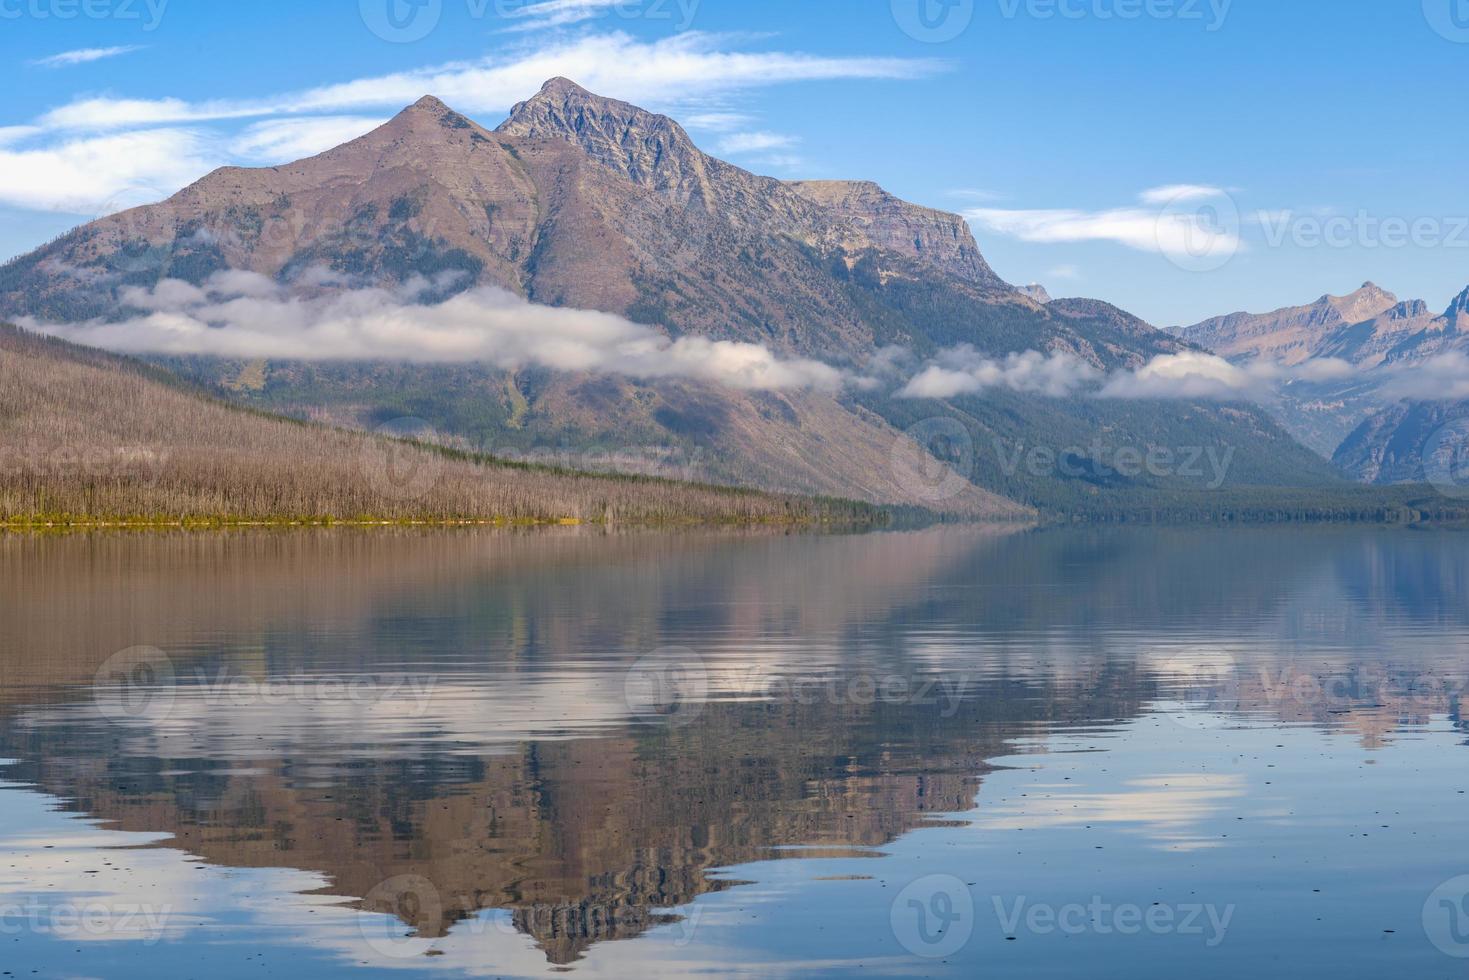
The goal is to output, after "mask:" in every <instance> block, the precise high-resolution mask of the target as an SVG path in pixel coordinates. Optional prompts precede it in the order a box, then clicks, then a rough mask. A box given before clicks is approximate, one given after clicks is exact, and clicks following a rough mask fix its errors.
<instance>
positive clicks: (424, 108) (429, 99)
mask: <svg viewBox="0 0 1469 980" xmlns="http://www.w3.org/2000/svg"><path fill="white" fill-rule="evenodd" d="M408 108H409V109H410V110H413V109H417V110H419V111H421V112H451V111H452V110H451V109H450V108H449V107H448V106H447V105H445V104H444V103H443V101H441V100H440V99H439V98H438V97H437V96H433V95H425V96H424V97H423V98H421V99H419V100H418V101H417V102H415V103H413V104H412V105H411V106H409V107H408Z"/></svg>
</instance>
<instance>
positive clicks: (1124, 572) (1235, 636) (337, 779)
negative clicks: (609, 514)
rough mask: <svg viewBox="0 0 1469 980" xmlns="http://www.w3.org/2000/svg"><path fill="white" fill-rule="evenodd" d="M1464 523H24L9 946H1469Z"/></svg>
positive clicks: (1393, 949)
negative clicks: (1428, 527) (1385, 526)
mask: <svg viewBox="0 0 1469 980" xmlns="http://www.w3.org/2000/svg"><path fill="white" fill-rule="evenodd" d="M1466 544H1469V538H1466V537H1464V536H1463V535H1459V534H1455V533H1411V532H1402V531H1376V530H1350V531H1348V530H1278V529H1275V530H1260V531H1256V530H1237V531H1230V532H1206V531H1141V530H1135V531H1115V532H1112V531H1108V532H1101V531H1046V532H1014V533H1011V532H998V531H985V530H980V529H970V528H939V529H934V530H928V531H921V532H913V533H891V534H873V535H860V536H800V535H778V534H756V533H723V534H714V533H709V534H703V533H700V534H655V533H641V534H614V535H605V534H601V533H593V532H587V531H566V532H535V533H524V534H516V533H496V532H464V533H455V532H433V533H421V534H420V533H397V532H385V533H370V534H369V533H357V532H340V533H339V532H324V533H312V534H269V533H265V534H230V535H199V536H183V535H181V536H176V537H174V536H145V537H128V536H95V537H68V538H59V539H54V538H26V537H8V538H4V539H0V597H3V598H0V612H3V615H0V760H9V761H8V764H5V765H0V779H3V780H4V782H3V783H0V970H9V971H11V972H12V973H14V974H15V975H18V976H25V975H31V974H32V972H33V971H38V975H44V976H63V975H64V976H77V975H88V976H107V977H113V976H122V977H129V976H138V977H143V976H158V975H170V976H171V975H205V976H210V977H216V978H217V977H230V976H259V975H264V974H269V973H274V974H276V975H286V976H295V975H303V974H310V975H340V976H364V975H372V974H382V975H390V976H400V977H401V976H405V975H415V974H421V975H425V976H448V977H452V976H470V975H504V974H522V975H524V974H541V973H545V972H549V971H554V970H564V969H570V970H572V971H573V972H577V973H584V974H590V975H611V976H624V975H648V974H660V975H661V974H677V973H692V972H712V973H718V974H750V975H762V976H763V975H771V974H775V975H789V974H803V975H805V974H829V975H846V974H850V973H854V972H859V971H860V972H861V973H863V974H867V975H873V976H888V975H894V976H909V975H955V976H965V977H968V976H975V975H994V976H998V977H1008V976H1018V975H1025V976H1057V977H1062V976H1065V977H1070V976H1077V977H1093V976H1118V977H1124V976H1125V977H1165V976H1166V977H1175V976H1178V975H1180V974H1184V973H1187V974H1191V975H1195V976H1221V977H1223V976H1228V977H1236V976H1240V975H1249V974H1256V975H1262V976H1273V975H1290V976H1298V977H1316V976H1320V977H1327V976H1330V977H1333V978H1340V977H1351V976H1362V977H1369V976H1370V977H1381V976H1414V977H1435V976H1445V977H1447V976H1458V975H1462V972H1463V967H1464V961H1463V960H1462V959H1456V958H1455V957H1456V956H1464V957H1469V878H1466V879H1462V880H1458V879H1459V878H1460V876H1462V875H1469V842H1466V839H1465V835H1464V832H1463V826H1464V822H1465V821H1464V818H1465V816H1466V800H1469V797H1466V796H1465V791H1466V789H1469V767H1466V760H1469V748H1466V746H1465V728H1464V726H1463V723H1462V721H1461V714H1460V703H1461V695H1462V691H1463V687H1464V684H1465V679H1466V677H1469V548H1466Z"/></svg>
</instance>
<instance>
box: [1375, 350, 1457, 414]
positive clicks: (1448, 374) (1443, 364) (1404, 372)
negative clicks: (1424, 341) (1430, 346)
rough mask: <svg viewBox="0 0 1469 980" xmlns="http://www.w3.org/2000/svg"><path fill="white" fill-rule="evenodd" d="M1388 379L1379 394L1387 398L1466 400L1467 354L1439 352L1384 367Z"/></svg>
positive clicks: (1421, 400)
mask: <svg viewBox="0 0 1469 980" xmlns="http://www.w3.org/2000/svg"><path fill="white" fill-rule="evenodd" d="M1385 370H1386V373H1387V374H1388V379H1389V380H1388V382H1387V383H1386V384H1385V385H1383V388H1382V393H1383V395H1384V396H1386V397H1387V398H1389V399H1392V400H1396V399H1403V398H1406V399H1409V400H1412V401H1420V402H1423V401H1430V402H1432V401H1466V400H1469V356H1466V355H1465V354H1464V353H1462V352H1461V351H1451V352H1449V353H1447V354H1439V355H1437V356H1436V357H1430V358H1428V359H1427V360H1424V361H1420V362H1417V363H1414V364H1404V365H1393V366H1390V367H1388V368H1386V369H1385Z"/></svg>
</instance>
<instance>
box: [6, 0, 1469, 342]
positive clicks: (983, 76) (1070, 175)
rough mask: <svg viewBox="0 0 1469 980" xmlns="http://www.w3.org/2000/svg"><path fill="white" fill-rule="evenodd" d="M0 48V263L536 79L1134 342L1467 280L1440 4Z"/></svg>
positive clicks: (1071, 3)
mask: <svg viewBox="0 0 1469 980" xmlns="http://www.w3.org/2000/svg"><path fill="white" fill-rule="evenodd" d="M416 4H423V6H422V7H421V8H420V7H418V6H415V5H416ZM390 7H391V8H392V9H391V10H390ZM920 8H922V9H920ZM393 12H396V14H397V15H398V16H397V17H396V19H390V18H389V14H390V13H393ZM395 24H397V25H399V26H398V27H395V26H394V25H395ZM0 54H3V57H0V73H3V80H0V86H3V89H4V91H6V93H7V98H6V100H5V102H4V108H3V110H0V256H3V257H8V256H11V255H16V254H20V253H22V252H24V251H27V250H29V249H30V248H32V247H34V246H36V245H38V244H40V243H41V242H43V241H45V240H47V239H49V238H51V237H53V236H54V235H56V234H59V233H60V232H62V231H64V230H66V229H67V228H69V227H72V226H73V225H75V224H77V223H79V222H80V221H82V220H85V219H88V218H90V217H95V216H96V215H98V214H101V213H105V212H107V211H109V210H114V209H117V208H120V207H123V206H127V205H131V204H136V203H142V202H144V201H146V200H150V199H157V198H160V197H162V196H166V194H168V193H171V192H172V191H174V190H176V189H178V188H179V187H180V186H183V184H185V183H187V182H188V181H190V180H192V179H195V178H197V177H199V176H202V175H203V173H205V172H207V171H208V170H209V169H212V168H213V167H214V166H218V165H222V164H231V163H232V164H246V165H268V164H272V163H280V162H285V161H286V160H288V159H292V158H294V157H296V156H301V155H305V154H307V153H310V152H314V151H317V150H320V149H325V148H326V147H327V146H329V145H332V144H334V143H336V142H341V141H343V140H345V139H346V138H349V137H350V136H352V135H355V134H356V133H358V132H361V131H365V130H366V129H367V128H370V127H371V126H372V125H373V124H375V123H376V122H377V121H380V120H382V119H385V118H387V117H388V116H390V115H391V114H392V113H393V112H394V111H396V110H397V109H399V108H401V107H402V106H403V105H406V104H407V103H409V102H411V101H413V100H414V99H415V98H416V97H417V96H418V95H421V94H424V93H427V92H433V93H434V94H437V95H440V96H441V97H443V98H444V99H445V100H446V101H448V102H449V103H450V104H451V105H454V106H456V107H457V108H460V109H461V110H462V111H464V112H466V113H467V114H469V115H471V116H473V117H475V118H476V119H478V120H479V121H481V122H483V123H485V124H487V125H491V126H493V125H494V124H496V123H497V122H498V121H499V119H500V118H501V117H503V115H504V113H505V111H506V109H508V107H509V105H510V104H511V103H513V102H514V101H516V100H517V99H519V98H524V97H526V96H529V95H530V94H531V93H532V92H534V90H535V88H536V87H537V86H538V84H539V82H540V81H541V80H544V78H546V77H549V76H551V75H555V74H564V75H568V76H570V77H572V78H574V79H576V80H578V81H581V82H583V83H584V84H586V85H588V87H591V88H593V89H595V90H597V91H599V92H601V93H602V94H606V95H612V96H618V97H623V98H628V99H630V100H633V101H637V102H639V103H641V104H645V105H648V106H649V107H650V108H655V109H659V110H662V111H667V112H670V113H671V114H673V115H675V116H677V117H679V118H680V119H683V120H685V121H686V122H688V123H689V128H690V130H691V131H692V133H693V135H694V137H695V139H696V140H698V142H699V143H700V144H701V145H702V146H704V147H705V148H706V149H708V150H710V151H711V152H715V153H716V154H718V155H721V156H725V157H727V158H729V159H732V160H734V161H735V162H737V163H740V164H742V165H744V166H747V167H749V168H751V169H754V170H757V171H761V172H766V173H771V174H774V175H776V176H781V177H797V176H801V177H862V178H870V179H873V180H877V181H878V182H880V183H882V184H883V185H884V186H886V187H888V188H889V189H890V190H892V191H894V192H895V193H898V194H900V195H901V196H903V197H906V198H908V199H910V200H914V201H918V202H921V203H924V204H928V205H931V206H934V207H939V208H944V209H946V210H954V211H961V212H965V213H966V214H968V215H969V216H970V217H971V222H972V224H973V226H974V230H975V233H976V235H977V236H978V238H979V240H980V245H981V247H982V248H983V250H984V252H985V254H986V256H987V257H988V258H989V259H990V261H991V263H992V264H993V265H994V266H995V268H996V269H997V271H998V272H999V273H1000V274H1001V275H1003V276H1005V277H1006V278H1007V279H1010V280H1011V281H1015V282H1022V283H1023V282H1029V281H1032V280H1038V281H1040V282H1042V283H1044V284H1045V285H1046V286H1047V287H1048V288H1049V289H1050V291H1051V292H1052V293H1053V294H1054V295H1086V296H1096V297H1099V298H1102V299H1106V300H1110V301H1112V302H1115V303H1117V304H1118V305H1121V306H1123V307H1125V308H1127V309H1129V310H1132V311H1133V312H1136V313H1138V314H1139V315H1141V316H1143V317H1145V318H1147V319H1149V320H1150V321H1152V322H1154V323H1157V324H1159V325H1170V324H1175V323H1184V322H1192V321H1194V320H1198V319H1201V318H1203V317H1205V316H1209V315H1213V314H1216V313H1223V312H1229V311H1232V310H1236V309H1252V310H1264V309H1271V308H1274V307H1276V306H1281V305H1286V304H1291V303H1296V302H1304V301H1309V300H1311V299H1314V298H1315V297H1317V296H1319V295H1321V294H1322V293H1326V292H1333V293H1343V292H1347V291H1350V290H1352V289H1355V288H1356V287H1357V286H1358V285H1360V284H1361V283H1362V282H1363V281H1365V280H1368V279H1371V280H1374V281H1376V282H1378V283H1379V284H1380V285H1382V286H1384V287H1385V288H1388V289H1390V290H1393V291H1394V292H1397V293H1398V294H1399V295H1400V296H1402V297H1404V298H1410V297H1411V298H1423V299H1425V300H1427V301H1428V302H1429V304H1430V305H1431V306H1433V307H1435V308H1442V307H1444V306H1446V305H1447V304H1448V301H1449V299H1450V298H1451V296H1453V295H1454V294H1455V293H1457V292H1459V291H1460V290H1461V289H1463V288H1464V286H1465V285H1466V284H1469V190H1466V181H1465V179H1464V178H1465V173H1464V171H1465V168H1464V163H1463V161H1464V160H1465V159H1466V152H1465V151H1466V144H1469V134H1466V131H1465V129H1464V126H1463V108H1462V106H1463V100H1464V92H1465V91H1466V90H1469V84H1466V82H1469V0H1391V2H1385V0H1330V2H1328V0H1291V2H1288V3H1283V2H1280V0H800V2H792V0H784V2H776V0H621V2H619V0H333V2H330V3H317V4H303V3H300V2H299V0H293V2H287V0H253V2H251V3H249V4H243V3H218V2H212V0H0ZM58 56H61V57H58Z"/></svg>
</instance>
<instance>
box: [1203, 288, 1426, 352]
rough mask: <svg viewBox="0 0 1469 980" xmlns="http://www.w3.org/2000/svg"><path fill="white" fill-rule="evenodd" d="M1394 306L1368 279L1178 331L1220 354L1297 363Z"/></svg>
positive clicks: (1387, 293) (1395, 299)
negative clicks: (1302, 301) (1304, 300)
mask: <svg viewBox="0 0 1469 980" xmlns="http://www.w3.org/2000/svg"><path fill="white" fill-rule="evenodd" d="M1396 305H1397V297H1396V296H1394V295H1392V294H1391V293H1389V292H1386V291H1384V290H1382V289H1380V288H1379V287H1378V286H1376V285H1375V284H1373V283H1370V282H1368V283H1363V285H1362V288H1361V289H1359V290H1357V291H1356V292H1354V293H1348V294H1347V295H1346V296H1323V297H1321V298H1320V299H1318V300H1317V301H1316V302H1314V303H1310V304H1308V305H1306V306H1290V307H1285V308H1284V309H1279V310H1275V311H1274V312H1272V313H1261V314H1255V313H1231V314H1229V315H1228V316H1221V317H1215V318H1214V319H1212V320H1205V321H1203V322H1202V323H1196V324H1194V325H1193V326H1191V327H1184V328H1183V330H1182V331H1181V334H1182V336H1183V338H1184V339H1185V340H1188V341H1190V342H1191V343H1195V344H1198V345H1199V346H1201V347H1205V348H1207V349H1209V350H1211V351H1214V352H1215V353H1216V354H1218V355H1220V356H1221V357H1229V358H1256V357H1268V358H1271V359H1273V360H1277V361H1280V362H1281V363H1284V364H1299V363H1301V362H1302V361H1305V360H1308V359H1309V358H1312V357H1316V356H1320V353H1319V352H1320V351H1321V350H1322V349H1323V348H1326V347H1329V346H1331V345H1332V344H1333V342H1334V340H1335V339H1336V338H1337V337H1339V335H1340V332H1341V331H1342V330H1343V329H1344V328H1347V327H1350V326H1352V325H1353V324H1357V323H1362V322H1364V321H1367V320H1371V319H1372V318H1374V317H1376V316H1379V315H1381V314H1383V313H1386V312H1387V311H1388V310H1391V309H1392V308H1393V307H1394V306H1396Z"/></svg>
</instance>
